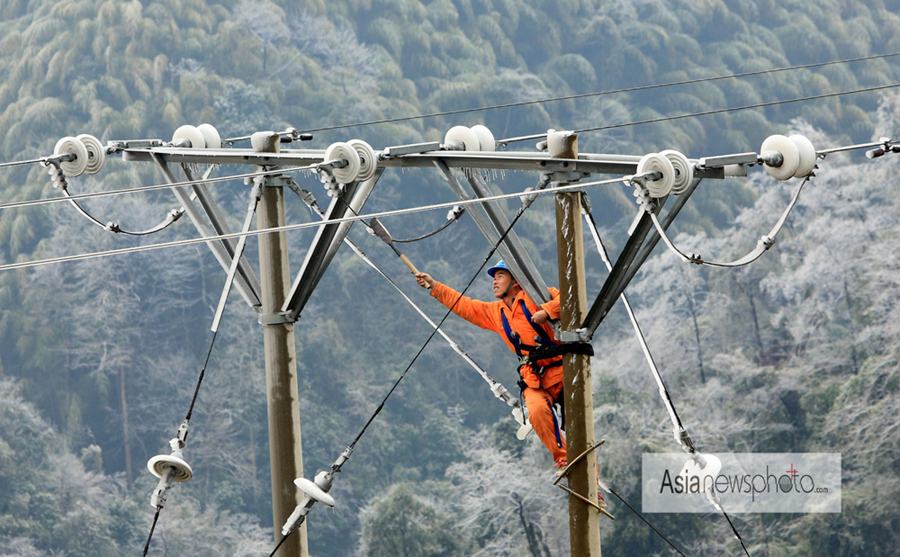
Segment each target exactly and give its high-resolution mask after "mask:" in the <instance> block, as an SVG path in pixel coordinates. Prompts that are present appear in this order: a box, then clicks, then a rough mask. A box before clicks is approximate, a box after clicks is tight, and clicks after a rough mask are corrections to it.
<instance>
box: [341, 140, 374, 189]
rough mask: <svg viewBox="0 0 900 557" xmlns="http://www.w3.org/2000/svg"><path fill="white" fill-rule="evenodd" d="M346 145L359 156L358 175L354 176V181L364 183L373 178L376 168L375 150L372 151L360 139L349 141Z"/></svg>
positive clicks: (369, 146) (370, 147)
mask: <svg viewBox="0 0 900 557" xmlns="http://www.w3.org/2000/svg"><path fill="white" fill-rule="evenodd" d="M347 145H350V146H351V147H353V148H354V149H356V152H357V154H359V173H358V174H357V175H356V180H357V181H358V182H364V181H366V180H368V179H369V178H371V177H372V176H374V175H375V170H376V169H377V168H378V159H377V158H376V157H375V149H372V146H371V145H369V144H368V143H366V142H365V141H363V140H362V139H351V140H350V141H348V142H347Z"/></svg>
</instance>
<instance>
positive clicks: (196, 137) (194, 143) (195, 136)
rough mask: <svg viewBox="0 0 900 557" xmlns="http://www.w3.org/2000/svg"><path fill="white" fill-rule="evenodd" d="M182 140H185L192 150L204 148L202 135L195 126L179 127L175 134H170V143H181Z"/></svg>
mask: <svg viewBox="0 0 900 557" xmlns="http://www.w3.org/2000/svg"><path fill="white" fill-rule="evenodd" d="M182 139H187V140H188V141H189V142H190V144H191V148H192V149H204V148H205V147H206V140H205V139H204V138H203V133H202V132H201V131H200V130H199V129H197V127H196V126H187V125H185V126H181V127H180V128H178V129H177V130H175V133H173V134H172V143H176V142H178V141H181V140H182Z"/></svg>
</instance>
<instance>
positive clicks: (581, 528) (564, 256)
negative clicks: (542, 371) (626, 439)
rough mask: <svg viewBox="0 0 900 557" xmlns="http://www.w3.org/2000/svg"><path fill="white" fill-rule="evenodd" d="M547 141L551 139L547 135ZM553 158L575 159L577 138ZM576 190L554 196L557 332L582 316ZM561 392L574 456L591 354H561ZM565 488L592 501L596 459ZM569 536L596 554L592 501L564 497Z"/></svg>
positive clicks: (579, 447)
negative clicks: (558, 318) (557, 285)
mask: <svg viewBox="0 0 900 557" xmlns="http://www.w3.org/2000/svg"><path fill="white" fill-rule="evenodd" d="M548 140H549V142H550V143H551V147H552V143H553V138H552V137H548ZM565 143H566V148H564V149H562V150H561V152H560V153H559V154H557V153H553V152H552V151H553V149H552V148H551V154H553V155H554V156H561V157H565V158H576V157H577V149H578V147H577V141H576V140H571V141H569V142H565ZM580 195H581V194H580V193H579V192H571V193H559V194H556V231H557V232H556V234H557V235H556V241H557V249H558V261H559V290H560V325H561V326H562V330H563V331H574V330H575V329H577V328H578V327H579V326H580V325H581V322H582V321H583V320H584V316H585V315H586V314H587V309H588V305H587V291H586V286H585V270H584V242H583V237H582V229H581V198H580ZM563 382H564V385H563V396H564V397H565V407H566V451H567V454H568V455H570V456H571V457H573V458H574V457H575V456H577V455H579V454H581V453H583V452H584V451H585V450H587V448H588V447H590V446H591V445H593V443H594V412H593V409H594V403H593V391H592V387H591V358H590V356H586V355H579V354H568V355H566V356H563ZM568 485H569V488H570V489H572V490H573V491H575V492H576V493H579V494H581V495H583V496H584V497H586V498H587V499H588V500H589V501H596V500H597V489H598V488H597V459H596V457H595V456H594V455H589V456H588V457H587V458H583V459H581V460H580V461H579V462H578V463H576V464H575V465H574V466H573V467H572V468H571V469H570V470H569V474H568ZM569 537H570V541H571V548H572V557H600V513H599V512H598V511H597V509H596V508H594V507H593V506H592V505H590V504H588V503H586V502H584V501H582V500H580V499H578V498H577V497H574V496H571V495H570V496H569Z"/></svg>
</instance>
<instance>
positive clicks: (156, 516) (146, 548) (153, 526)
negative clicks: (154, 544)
mask: <svg viewBox="0 0 900 557" xmlns="http://www.w3.org/2000/svg"><path fill="white" fill-rule="evenodd" d="M161 510H162V508H161V507H158V508H157V509H156V514H154V515H153V524H151V525H150V535H148V536H147V543H145V544H144V553H142V554H141V555H143V557H147V552H148V551H149V550H150V540H152V539H153V532H155V531H156V522H157V521H158V520H159V511H161Z"/></svg>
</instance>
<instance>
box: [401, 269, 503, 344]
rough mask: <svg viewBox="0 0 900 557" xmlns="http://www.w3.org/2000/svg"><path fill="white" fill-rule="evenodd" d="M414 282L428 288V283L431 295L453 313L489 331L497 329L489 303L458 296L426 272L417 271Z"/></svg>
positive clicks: (457, 293)
mask: <svg viewBox="0 0 900 557" xmlns="http://www.w3.org/2000/svg"><path fill="white" fill-rule="evenodd" d="M416 282H418V283H419V286H421V287H422V288H428V286H427V285H426V283H427V284H430V285H431V295H432V296H433V297H434V298H437V300H438V301H439V302H440V303H442V304H444V305H445V306H447V307H448V308H452V309H453V313H455V314H456V315H458V316H460V317H462V318H463V319H465V320H466V321H468V322H470V323H472V324H474V325H478V326H479V327H481V328H482V329H488V330H490V331H495V330H496V329H497V327H496V323H495V321H496V319H495V317H494V312H493V311H491V304H489V303H487V302H482V301H481V300H473V299H472V298H469V297H468V296H463V297H461V298H460V296H459V292H457V291H456V290H454V289H452V288H450V287H449V286H447V285H445V284H441V283H440V282H438V281H436V280H434V279H433V278H431V275H429V274H428V273H423V272H419V273H417V274H416ZM457 300H458V301H457Z"/></svg>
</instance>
